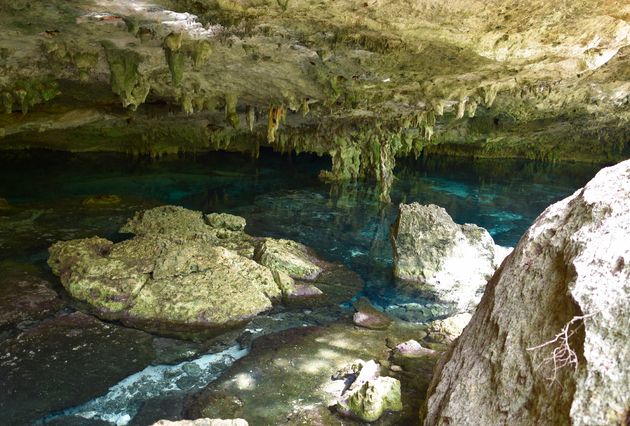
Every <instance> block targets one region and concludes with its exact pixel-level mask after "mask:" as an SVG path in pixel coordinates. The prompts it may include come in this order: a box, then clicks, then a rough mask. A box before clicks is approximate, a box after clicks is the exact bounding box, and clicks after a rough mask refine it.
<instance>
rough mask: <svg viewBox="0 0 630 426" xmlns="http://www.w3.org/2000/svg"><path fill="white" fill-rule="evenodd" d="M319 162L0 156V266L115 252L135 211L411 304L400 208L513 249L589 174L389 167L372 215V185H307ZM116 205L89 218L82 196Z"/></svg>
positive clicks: (225, 156)
mask: <svg viewBox="0 0 630 426" xmlns="http://www.w3.org/2000/svg"><path fill="white" fill-rule="evenodd" d="M327 167H329V160H328V159H326V158H318V157H314V156H298V157H288V156H280V155H278V154H274V153H271V152H266V151H264V152H263V154H262V156H261V158H260V159H259V160H258V161H256V162H254V161H252V160H251V159H249V158H247V157H245V156H241V155H236V154H229V153H211V154H204V155H200V156H197V157H188V158H176V157H168V158H165V159H162V160H152V161H151V160H148V159H143V158H129V157H125V156H121V155H117V154H116V155H115V154H100V155H95V154H90V155H87V154H84V155H71V154H62V153H50V152H32V153H19V154H12V153H9V154H6V153H5V154H2V155H1V156H0V197H4V198H6V199H7V200H8V201H9V203H10V204H11V205H13V206H14V207H16V208H17V209H16V210H17V212H16V211H13V212H11V213H10V214H9V213H2V212H0V258H10V259H15V260H22V261H25V260H26V261H27V262H29V263H36V264H39V265H43V263H44V261H45V259H46V249H47V247H48V246H49V245H50V244H51V243H52V242H54V241H56V240H59V239H68V238H79V237H87V236H92V235H100V236H104V237H108V238H111V239H114V240H120V239H121V238H123V236H120V235H118V234H117V229H118V227H119V226H120V225H121V224H122V223H124V221H125V220H126V218H127V217H129V216H130V215H132V214H133V212H134V211H136V210H139V209H142V208H147V207H151V206H155V205H159V204H164V203H171V204H178V205H182V206H184V207H188V208H192V209H200V210H203V211H206V212H208V211H220V212H229V213H234V214H238V215H241V216H244V217H245V218H246V219H247V223H248V225H247V231H248V232H249V233H250V234H254V235H269V236H275V237H284V238H291V239H295V240H297V241H300V242H302V243H305V244H307V245H309V246H311V247H313V248H315V249H316V250H317V251H318V252H319V253H320V255H322V256H323V257H324V258H327V259H329V260H331V261H336V262H342V263H344V264H345V265H347V266H348V267H350V268H351V269H353V270H355V271H356V272H358V273H359V274H361V276H362V277H363V278H364V280H365V281H366V295H368V296H369V297H370V298H371V299H372V300H373V302H375V303H377V304H379V305H381V306H383V307H385V306H387V305H388V304H391V303H399V302H401V301H406V302H415V301H416V300H414V297H413V296H412V297H408V296H406V295H401V294H396V291H395V288H394V287H393V286H392V285H391V283H392V281H391V265H392V259H391V256H392V255H391V247H390V243H389V227H390V225H391V224H392V223H393V222H394V220H395V217H396V213H397V205H398V203H400V202H414V201H417V202H420V203H434V204H437V205H440V206H442V207H444V208H445V209H446V210H447V211H448V212H449V214H450V215H451V216H453V218H454V220H455V221H456V222H458V223H464V222H468V223H475V224H477V225H480V226H482V227H485V228H487V229H488V230H489V231H490V233H491V234H492V236H493V237H494V239H495V241H496V242H497V243H498V244H501V245H505V246H513V245H515V244H516V242H517V241H518V239H519V238H520V236H521V235H522V234H523V232H524V231H525V230H526V229H527V227H528V226H529V225H530V224H531V223H532V221H533V220H534V219H535V218H536V216H537V215H538V214H540V213H541V212H542V211H543V210H544V209H545V208H546V207H547V206H548V205H549V204H551V203H553V202H555V201H557V200H559V199H562V198H564V197H566V196H567V195H569V194H571V193H572V192H573V191H575V190H576V189H577V188H579V187H580V186H582V185H583V184H585V183H586V182H587V181H588V180H589V179H590V178H591V177H592V176H593V175H594V174H595V173H596V172H597V169H598V168H597V167H596V166H592V165H584V164H555V165H553V164H541V163H535V162H529V161H519V160H474V161H473V160H470V159H458V158H456V159H449V158H443V157H432V158H428V159H421V160H417V161H411V160H408V161H399V165H398V167H397V169H396V176H397V180H396V181H395V183H394V186H393V190H392V201H393V202H392V204H391V205H388V206H382V205H380V204H379V203H378V202H377V200H376V191H375V185H374V183H373V182H358V183H347V184H344V185H332V184H327V183H323V182H321V181H320V180H319V179H318V178H317V174H318V172H319V170H321V169H325V168H327ZM106 194H115V195H118V196H120V197H121V199H122V202H121V203H120V204H117V205H112V206H100V207H89V206H85V205H83V204H82V201H83V200H84V199H85V198H86V197H89V196H94V195H106Z"/></svg>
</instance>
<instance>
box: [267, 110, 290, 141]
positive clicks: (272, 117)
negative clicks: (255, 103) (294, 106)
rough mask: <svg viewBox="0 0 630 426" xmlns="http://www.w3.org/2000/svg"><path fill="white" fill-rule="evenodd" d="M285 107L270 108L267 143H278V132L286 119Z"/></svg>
mask: <svg viewBox="0 0 630 426" xmlns="http://www.w3.org/2000/svg"><path fill="white" fill-rule="evenodd" d="M285 114H286V112H285V110H284V106H272V107H269V116H268V123H267V142H269V143H274V142H275V141H276V132H277V131H278V128H279V127H280V122H281V121H282V120H283V119H284V117H285Z"/></svg>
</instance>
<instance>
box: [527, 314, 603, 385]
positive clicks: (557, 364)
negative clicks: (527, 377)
mask: <svg viewBox="0 0 630 426" xmlns="http://www.w3.org/2000/svg"><path fill="white" fill-rule="evenodd" d="M597 313H598V312H593V313H590V314H587V315H580V316H575V317H573V318H571V320H570V321H569V322H568V323H566V324H565V325H564V327H562V330H561V331H560V333H558V334H556V336H555V337H554V338H553V339H551V340H548V341H546V342H544V343H541V344H540V345H537V346H533V347H531V348H527V350H528V351H534V350H537V349H542V348H544V347H546V346H550V345H554V346H555V347H554V349H553V351H552V352H551V356H549V357H547V358H545V359H543V360H542V362H541V363H540V364H539V365H538V367H540V366H542V365H543V364H548V363H549V364H552V365H553V376H552V377H548V378H547V379H548V380H550V381H555V380H556V377H557V374H558V370H560V369H562V368H565V367H573V369H574V370H577V368H578V356H577V354H576V353H575V350H573V348H571V345H570V344H569V339H570V338H571V336H573V335H574V334H575V333H577V332H578V330H579V329H580V327H581V326H583V325H584V320H586V319H588V318H591V317H593V316H595V315H597ZM577 322H580V323H579V324H578V325H576V326H575V327H573V329H571V327H572V326H573V324H575V323H577Z"/></svg>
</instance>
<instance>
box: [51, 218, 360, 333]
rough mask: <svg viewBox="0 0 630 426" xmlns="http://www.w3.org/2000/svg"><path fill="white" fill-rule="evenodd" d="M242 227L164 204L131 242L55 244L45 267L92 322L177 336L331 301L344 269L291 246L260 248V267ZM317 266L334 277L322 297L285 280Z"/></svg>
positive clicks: (130, 227) (268, 243)
mask: <svg viewBox="0 0 630 426" xmlns="http://www.w3.org/2000/svg"><path fill="white" fill-rule="evenodd" d="M244 227H245V219H243V218H241V217H238V216H233V215H229V214H217V213H212V214H209V215H205V216H204V214H203V213H202V212H199V211H193V210H188V209H185V208H182V207H176V206H161V207H156V208H153V209H150V210H145V211H141V212H138V213H136V214H135V215H134V217H133V218H132V219H130V220H129V221H128V222H127V223H126V224H125V225H123V226H122V227H121V232H123V233H131V234H135V236H134V237H133V238H131V239H128V240H124V241H122V242H119V243H116V244H115V243H113V242H112V241H109V240H107V239H104V238H100V237H92V238H84V239H78V240H70V241H62V242H57V243H56V244H54V245H53V246H51V247H50V249H49V253H50V257H49V259H48V264H49V266H50V267H51V269H52V271H53V273H54V274H56V275H58V276H59V277H60V279H61V284H62V285H63V286H64V287H65V288H66V290H67V291H68V293H70V295H71V296H72V297H74V298H75V299H77V300H79V301H81V302H85V303H86V304H87V305H88V306H89V308H90V309H91V311H92V312H93V313H94V314H95V315H97V316H99V317H101V318H104V319H109V320H120V321H122V322H123V323H124V324H127V325H130V326H134V327H137V328H141V329H144V330H147V331H153V332H158V333H162V334H172V335H177V336H181V337H195V336H196V335H197V334H199V333H202V334H205V333H215V332H219V331H222V330H224V329H226V328H229V327H233V326H237V325H239V324H242V323H244V322H246V321H248V320H250V319H252V318H253V317H254V316H256V315H258V314H260V313H262V312H265V311H268V310H270V309H271V308H272V307H273V306H274V304H277V303H280V302H284V303H285V304H287V305H292V306H304V305H313V304H319V303H321V302H328V303H338V301H339V300H338V295H337V293H338V292H335V291H334V290H335V285H334V283H338V282H340V281H344V282H345V281H347V280H345V278H344V277H346V276H350V275H351V272H350V271H348V270H347V269H345V268H344V267H342V266H339V265H331V264H328V263H326V262H324V261H321V260H319V259H317V258H316V257H315V256H314V254H313V253H311V252H310V250H309V249H307V248H306V247H305V246H303V245H301V244H298V243H296V242H293V241H289V240H272V239H266V240H263V241H262V245H263V247H265V249H264V250H263V251H262V253H263V256H262V257H261V256H257V259H258V260H261V258H262V261H261V262H260V263H258V262H256V261H255V260H253V258H254V247H255V244H256V241H257V240H256V239H255V238H254V237H251V236H250V235H247V234H246V233H244V232H243V228H244ZM259 247H260V246H259ZM258 253H260V251H258ZM281 254H282V255H284V256H285V257H280V256H281ZM265 260H266V261H267V262H265ZM320 265H321V266H320ZM323 268H326V269H325V271H326V274H321V275H322V276H324V275H326V276H329V275H330V277H329V278H330V279H331V280H333V281H334V279H335V277H336V281H334V283H332V284H326V283H324V285H323V287H324V290H322V289H320V288H319V285H318V283H317V282H305V281H299V280H298V281H296V280H294V279H293V278H292V277H291V276H290V274H289V273H287V272H285V271H286V270H288V271H293V273H294V274H296V275H299V276H308V277H312V276H313V274H314V273H315V272H317V273H318V274H319V272H321V271H322V270H324V269H323ZM296 271H299V273H297V272H296ZM305 271H306V272H305ZM355 282H356V281H353V283H355ZM358 283H359V284H358V287H352V288H353V289H354V291H353V292H352V293H350V292H348V291H346V290H343V291H341V293H343V294H344V295H345V296H344V297H345V299H344V300H348V299H350V298H351V297H352V296H353V295H354V293H355V292H356V291H358V290H360V288H361V280H360V279H358ZM328 290H331V291H332V296H331V297H330V298H328V297H326V296H327V295H326V294H325V293H327V292H328Z"/></svg>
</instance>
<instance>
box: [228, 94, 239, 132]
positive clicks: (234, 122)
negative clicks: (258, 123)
mask: <svg viewBox="0 0 630 426" xmlns="http://www.w3.org/2000/svg"><path fill="white" fill-rule="evenodd" d="M237 103H238V96H236V94H235V93H228V94H227V95H225V118H227V120H228V122H229V123H230V126H232V128H234V129H238V126H239V125H240V124H241V120H240V118H239V116H238V113H237V112H236V105H237Z"/></svg>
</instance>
